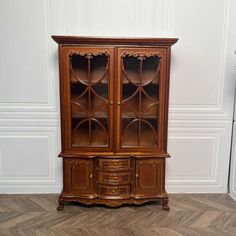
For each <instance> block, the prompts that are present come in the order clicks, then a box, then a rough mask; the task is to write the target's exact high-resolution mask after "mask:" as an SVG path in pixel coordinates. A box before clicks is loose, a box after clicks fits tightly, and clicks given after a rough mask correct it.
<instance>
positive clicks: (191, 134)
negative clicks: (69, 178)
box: [0, 0, 236, 193]
mask: <svg viewBox="0 0 236 236" xmlns="http://www.w3.org/2000/svg"><path fill="white" fill-rule="evenodd" d="M232 2H233V0H204V1H203V0H188V1H186V0H185V1H184V0H146V1H142V0H129V1H127V0H119V1H117V0H99V1H96V0H70V1H66V0H51V1H49V0H48V1H47V0H21V1H18V0H5V1H4V0H3V1H1V2H0V4H1V7H0V35H1V37H0V42H1V47H0V192H3V193H6V192H13V193H19V192H59V191H60V189H61V174H62V172H61V162H60V160H59V159H58V158H57V154H58V153H59V151H60V141H59V140H60V136H59V106H58V102H59V99H58V98H59V94H58V66H57V50H56V49H57V47H56V44H55V43H54V42H53V41H52V40H51V38H50V35H52V34H67V35H93V36H96V35H99V36H137V37H138V36H155V37H178V38H179V42H178V43H177V44H176V45H175V46H174V47H173V54H172V68H171V91H170V123H169V143H168V146H169V152H170V153H171V155H172V158H171V159H170V160H168V166H167V167H168V168H167V190H168V191H169V192H226V191H227V177H228V166H229V153H230V139H231V126H232V112H233V96H234V85H235V78H236V77H235V70H234V69H233V67H234V65H235V61H234V60H235V58H234V55H233V51H234V49H235V48H233V47H234V46H235V45H233V43H234V41H233V40H232V38H231V34H232V32H231V31H232V30H233V27H232V25H233V21H232V13H233V10H232ZM235 10H236V9H235V5H234V12H235ZM234 22H235V21H234Z"/></svg>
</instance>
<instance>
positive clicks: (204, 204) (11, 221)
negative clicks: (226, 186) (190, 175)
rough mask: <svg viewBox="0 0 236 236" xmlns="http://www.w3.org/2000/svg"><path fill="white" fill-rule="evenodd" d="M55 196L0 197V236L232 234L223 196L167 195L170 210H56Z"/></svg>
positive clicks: (235, 222) (230, 209)
mask: <svg viewBox="0 0 236 236" xmlns="http://www.w3.org/2000/svg"><path fill="white" fill-rule="evenodd" d="M57 198H58V196H57V195H53V194H49V195H47V194H44V195H0V202H1V204H0V235H1V236H11V235H14V236H18V235H19V236H20V235H24V236H25V235H27V236H28V235H37V236H46V235H48V236H54V235H56V236H66V235H76V236H78V235H79V236H80V235H81V236H87V235H93V236H100V235H101V236H106V235H109V236H116V235H126V236H129V235H132V236H135V235H138V236H154V235H155V236H156V235H161V236H171V235H173V236H181V235H187V236H188V235H189V236H199V235H201V236H205V235H216V236H227V235H232V236H235V235H236V202H234V201H233V200H232V199H231V198H230V197H229V196H228V195H227V194H174V195H170V203H171V206H172V208H171V211H169V212H166V211H162V209H161V206H160V205H158V204H157V203H147V204H144V205H142V206H123V207H120V208H116V209H113V208H108V207H88V206H83V205H80V204H76V205H75V204H73V205H72V204H67V207H66V208H65V210H64V211H62V212H57V211H56V210H55V209H56V205H57Z"/></svg>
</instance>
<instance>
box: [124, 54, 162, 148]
mask: <svg viewBox="0 0 236 236" xmlns="http://www.w3.org/2000/svg"><path fill="white" fill-rule="evenodd" d="M159 78H160V58H159V57H158V56H150V57H145V56H132V55H125V56H124V57H122V88H121V89H122V99H121V120H122V121H121V122H122V127H121V133H122V137H121V145H122V147H157V146H158V110H159Z"/></svg>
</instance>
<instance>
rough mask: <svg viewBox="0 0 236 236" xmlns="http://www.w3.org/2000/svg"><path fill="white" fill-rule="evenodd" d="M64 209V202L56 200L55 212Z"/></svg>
mask: <svg viewBox="0 0 236 236" xmlns="http://www.w3.org/2000/svg"><path fill="white" fill-rule="evenodd" d="M63 209H64V200H63V199H60V198H59V199H58V206H57V211H63Z"/></svg>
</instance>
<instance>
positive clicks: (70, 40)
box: [52, 35, 178, 46]
mask: <svg viewBox="0 0 236 236" xmlns="http://www.w3.org/2000/svg"><path fill="white" fill-rule="evenodd" d="M52 38H53V40H54V41H56V42H57V43H58V44H104V45H106V44H109V45H150V46H171V45H173V44H175V43H176V42H177V41H178V39H177V38H151V37H148V38H142V37H140V38H121V37H117V38H113V37H83V36H62V35H53V36H52Z"/></svg>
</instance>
